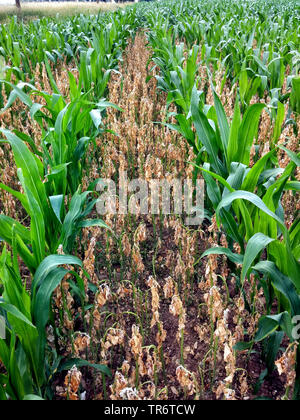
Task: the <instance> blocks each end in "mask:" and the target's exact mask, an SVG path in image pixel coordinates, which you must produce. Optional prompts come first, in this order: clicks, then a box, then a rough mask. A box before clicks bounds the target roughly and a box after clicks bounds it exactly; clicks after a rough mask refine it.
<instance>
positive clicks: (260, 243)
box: [241, 232, 274, 284]
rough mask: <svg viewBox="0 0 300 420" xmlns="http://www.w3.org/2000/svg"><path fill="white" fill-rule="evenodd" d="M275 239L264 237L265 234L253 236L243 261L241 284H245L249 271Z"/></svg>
mask: <svg viewBox="0 0 300 420" xmlns="http://www.w3.org/2000/svg"><path fill="white" fill-rule="evenodd" d="M273 241H274V239H272V238H269V237H268V236H266V235H264V234H263V233H260V232H259V233H256V234H255V235H254V236H252V237H251V238H250V239H249V241H248V244H247V248H246V252H245V256H244V261H243V269H242V273H241V282H242V284H243V283H244V280H245V277H246V275H247V272H248V270H249V269H250V267H251V266H252V264H253V261H254V260H255V259H256V257H257V256H258V254H259V253H260V252H261V251H262V250H263V249H264V248H266V247H267V246H268V245H269V243H271V242H273Z"/></svg>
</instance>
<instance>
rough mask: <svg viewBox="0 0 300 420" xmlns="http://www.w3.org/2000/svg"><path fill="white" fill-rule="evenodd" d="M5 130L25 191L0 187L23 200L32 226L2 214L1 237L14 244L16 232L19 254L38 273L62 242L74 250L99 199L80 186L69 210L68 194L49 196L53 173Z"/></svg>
mask: <svg viewBox="0 0 300 420" xmlns="http://www.w3.org/2000/svg"><path fill="white" fill-rule="evenodd" d="M1 131H2V133H3V134H5V135H6V137H7V141H8V142H9V144H10V145H11V147H12V150H13V153H14V157H15V163H16V166H17V168H18V177H19V180H20V183H21V185H22V187H23V190H24V192H23V193H20V192H18V191H15V190H12V189H11V188H10V187H8V186H6V185H3V184H0V187H1V188H2V189H4V190H6V191H8V192H9V193H11V194H12V195H14V196H15V197H16V198H17V199H18V200H20V202H21V204H22V206H23V207H24V210H25V211H26V214H27V215H28V216H29V218H30V229H29V228H27V227H25V226H23V225H22V224H21V223H19V222H18V221H16V220H14V219H12V218H10V217H7V216H5V215H0V219H1V224H0V237H1V238H2V239H3V240H5V241H6V242H7V243H9V244H10V245H11V244H12V242H13V232H15V233H16V239H15V240H16V246H17V251H18V254H19V255H20V256H21V258H22V259H23V261H24V262H25V264H26V265H27V267H28V268H29V269H30V271H31V272H35V270H36V269H37V267H38V266H39V264H40V263H41V262H42V261H43V259H44V258H45V256H46V255H49V254H52V253H55V252H56V251H57V249H58V247H59V245H63V248H64V249H65V250H66V251H67V250H68V251H71V250H72V249H73V244H74V241H75V237H76V234H77V233H78V232H79V231H80V229H81V227H82V226H88V224H89V222H87V221H85V219H86V217H87V216H88V215H89V214H90V213H91V211H92V209H93V207H94V206H95V204H96V200H95V199H91V200H88V196H89V194H91V192H90V191H87V192H84V193H81V192H80V190H79V189H78V190H77V191H76V192H75V193H74V195H73V197H72V199H71V202H70V207H69V210H68V211H67V210H66V209H65V207H64V198H65V195H64V193H58V194H56V195H48V192H49V191H53V188H52V187H51V183H52V182H53V180H52V179H51V177H49V176H48V177H45V175H44V170H43V165H42V163H41V161H40V160H38V159H37V157H36V156H35V155H34V154H33V153H32V152H30V150H29V149H28V147H27V146H26V145H25V143H24V142H23V140H21V139H20V138H19V137H18V136H16V135H15V134H13V133H11V132H9V131H7V130H1ZM60 175H61V174H60V173H58V176H60ZM49 183H50V186H49ZM90 224H91V225H93V224H98V225H101V226H105V224H104V223H103V222H102V221H100V220H94V221H90Z"/></svg>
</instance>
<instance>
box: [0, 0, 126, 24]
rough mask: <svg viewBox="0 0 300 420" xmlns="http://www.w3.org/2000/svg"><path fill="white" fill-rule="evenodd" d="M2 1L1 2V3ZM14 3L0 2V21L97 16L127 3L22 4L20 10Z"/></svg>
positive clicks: (68, 2)
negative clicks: (16, 16)
mask: <svg viewBox="0 0 300 420" xmlns="http://www.w3.org/2000/svg"><path fill="white" fill-rule="evenodd" d="M2 1H3V2H2ZM14 3H15V2H14V1H6V0H0V21H1V20H5V19H7V18H8V17H10V16H14V15H16V14H17V15H19V16H20V17H23V18H27V19H28V18H37V17H45V16H48V17H49V16H52V17H56V15H57V14H58V13H59V15H60V16H74V15H76V14H95V13H96V14H97V13H98V12H101V11H113V10H116V9H118V8H120V7H126V6H127V5H129V4H132V3H130V2H128V3H126V2H125V3H123V2H122V3H112V2H108V3H106V2H102V1H100V2H99V3H96V2H94V3H91V2H78V1H59V2H56V1H55V2H45V3H44V2H43V3H41V2H26V3H25V2H23V3H22V7H21V10H17V9H16V6H15V5H14Z"/></svg>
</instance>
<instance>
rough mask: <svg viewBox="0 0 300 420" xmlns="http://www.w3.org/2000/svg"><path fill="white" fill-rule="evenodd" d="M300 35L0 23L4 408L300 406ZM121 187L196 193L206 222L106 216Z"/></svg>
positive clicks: (252, 23)
mask: <svg viewBox="0 0 300 420" xmlns="http://www.w3.org/2000/svg"><path fill="white" fill-rule="evenodd" d="M298 22H299V7H297V6H296V5H295V3H294V2H293V1H291V0H280V1H278V0H276V1H275V0H274V1H273V0H271V1H266V0H255V1H250V0H249V1H248V0H247V1H245V2H243V4H241V2H240V1H238V0H226V1H223V0H222V1H221V0H220V1H219V0H217V1H212V0H189V1H173V0H166V1H159V2H153V3H151V4H150V5H149V4H147V3H144V4H138V5H135V6H133V7H132V6H131V7H128V8H125V9H121V10H117V11H116V12H113V13H105V14H104V13H103V14H99V15H98V16H85V15H79V16H75V17H71V18H70V17H68V18H62V17H59V16H58V17H57V18H55V19H54V18H42V19H37V20H35V19H33V20H31V21H28V22H26V23H25V22H23V23H22V22H20V21H19V20H18V19H17V18H12V19H10V21H9V22H8V23H5V24H1V25H0V79H1V80H0V88H1V91H0V101H1V108H2V112H1V114H0V131H1V138H2V140H1V143H0V157H1V161H0V177H1V178H0V181H1V182H0V188H1V192H0V198H1V201H0V240H1V242H0V251H1V254H0V296H1V297H0V316H1V319H0V332H3V331H2V330H3V328H2V326H3V325H4V326H5V328H4V330H5V334H4V335H5V337H2V338H1V337H0V399H1V400H24V399H35V400H36V399H70V400H79V399H81V400H84V399H96V400H97V399H98V400H99V399H112V400H116V399H121V400H123V399H125V400H127V399H129V400H132V399H136V400H140V399H161V400H168V399H226V400H241V399H242V400H246V399H255V398H258V399H299V397H300V371H299V369H300V347H299V336H298V334H299V328H298V329H297V325H296V324H295V323H293V322H294V321H295V319H298V318H297V317H299V316H300V297H299V296H300V266H299V260H300V241H299V240H300V222H299V209H300V208H299V190H300V178H299V174H300V172H299V162H300V153H299V133H300V116H299V115H300V78H299V65H300V55H299V35H300V33H299V25H298ZM124 173H127V177H128V179H135V178H142V179H145V180H146V181H148V182H149V184H150V183H151V181H152V180H153V179H159V180H163V179H167V180H169V181H172V180H173V179H175V178H183V179H192V180H193V181H196V179H199V178H203V179H204V181H205V186H206V194H205V219H204V221H203V223H202V225H201V226H198V227H191V226H187V225H186V224H185V218H184V217H183V216H181V215H177V214H174V212H173V213H172V214H170V215H164V214H162V211H160V213H159V214H157V215H142V214H141V211H140V204H139V203H137V202H135V204H136V207H137V208H136V211H135V212H134V214H126V215H125V214H121V213H122V212H117V214H112V213H109V214H107V215H105V216H104V220H101V219H99V217H98V216H97V213H96V211H95V205H96V203H97V200H98V198H99V197H98V193H97V192H96V184H97V181H98V179H100V178H105V179H107V178H109V179H113V180H114V181H116V182H117V183H118V182H119V181H122V178H121V177H122V176H124ZM123 181H124V180H123ZM149 201H150V200H149ZM149 207H150V202H149ZM120 208H121V204H120V203H119V201H118V197H117V210H119V209H120ZM296 323H297V321H296ZM2 324H3V325H2Z"/></svg>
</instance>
